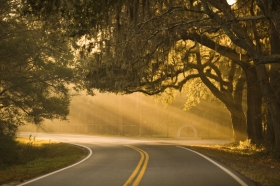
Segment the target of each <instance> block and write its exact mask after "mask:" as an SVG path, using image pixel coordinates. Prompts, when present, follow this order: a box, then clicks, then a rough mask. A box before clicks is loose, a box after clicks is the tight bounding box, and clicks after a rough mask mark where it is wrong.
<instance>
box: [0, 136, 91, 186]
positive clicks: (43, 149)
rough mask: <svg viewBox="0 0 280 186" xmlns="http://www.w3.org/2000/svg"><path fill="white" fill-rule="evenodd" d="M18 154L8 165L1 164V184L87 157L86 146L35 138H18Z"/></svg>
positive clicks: (35, 174) (34, 175) (40, 173)
mask: <svg viewBox="0 0 280 186" xmlns="http://www.w3.org/2000/svg"><path fill="white" fill-rule="evenodd" d="M16 140H17V142H18V143H17V145H16V147H17V148H16V152H17V153H16V154H17V155H16V156H15V158H14V159H13V161H12V162H9V164H8V165H3V164H2V165H1V164H0V175H1V176H0V185H1V184H4V183H9V182H18V183H19V182H23V181H24V180H27V179H30V178H33V177H36V176H39V175H42V174H45V173H48V172H52V171H55V170H58V169H60V168H63V167H66V166H67V165H71V164H73V163H75V162H77V161H78V160H80V159H82V158H83V157H85V156H86V155H87V154H88V152H87V150H85V149H84V148H81V147H78V146H74V145H71V144H65V143H56V142H51V141H46V140H36V139H35V138H29V139H28V138H17V139H16Z"/></svg>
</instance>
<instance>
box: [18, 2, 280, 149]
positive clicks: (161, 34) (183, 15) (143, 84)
mask: <svg viewBox="0 0 280 186" xmlns="http://www.w3.org/2000/svg"><path fill="white" fill-rule="evenodd" d="M39 2H42V3H39ZM54 2H58V3H56V4H55V3H54ZM23 3H24V5H25V6H24V7H25V9H24V10H25V11H26V12H29V13H30V12H31V13H32V12H33V13H34V14H37V15H39V16H41V17H43V18H46V17H47V15H48V13H46V12H55V11H56V12H57V13H56V16H57V19H58V22H59V23H61V26H62V27H63V28H66V30H67V31H66V32H64V33H63V34H65V35H68V36H75V37H77V38H78V40H79V42H78V44H77V46H76V47H77V49H78V51H79V53H80V56H81V57H80V60H79V62H80V67H82V68H83V69H84V70H83V71H81V77H86V78H85V81H86V82H87V83H88V88H89V89H90V88H97V89H99V90H100V91H109V92H116V93H132V92H144V93H146V94H149V95H153V94H157V93H159V92H162V91H164V90H166V89H168V88H176V89H179V90H180V89H181V88H182V86H183V85H184V84H185V83H186V82H187V81H188V80H190V79H193V78H198V77H199V78H201V80H202V81H203V82H204V83H205V84H207V83H209V80H210V79H211V76H212V77H213V75H215V76H216V77H217V76H218V74H217V72H218V69H217V68H216V67H214V66H213V67H210V71H206V70H207V69H205V68H206V66H205V65H207V64H209V63H212V62H213V60H214V58H213V57H212V56H214V57H215V56H216V55H217V54H219V55H220V56H223V57H226V58H228V59H229V60H231V62H232V63H235V64H236V65H239V66H240V67H241V68H242V69H243V71H244V74H245V80H246V84H247V101H248V111H247V127H248V135H249V138H251V139H253V140H254V141H258V140H260V139H261V138H262V136H261V133H262V130H264V129H265V128H262V125H261V109H260V108H261V105H262V102H261V100H262V99H263V100H264V102H265V104H266V106H267V109H268V113H269V121H271V122H270V123H268V126H267V127H268V128H271V129H272V130H271V131H273V134H272V135H271V136H273V138H271V144H272V145H274V149H275V150H276V151H278V152H279V151H280V115H279V112H280V110H279V109H280V108H279V86H277V85H278V83H279V60H280V55H279V46H278V45H279V33H280V32H279V28H280V26H279V25H280V21H279V15H280V14H279V10H280V5H279V1H277V0H262V1H260V0H248V1H238V2H237V3H235V4H234V5H233V6H230V5H228V4H227V2H226V0H200V1H198V0H192V1H184V0H173V1H171V0H157V1H148V0H131V1H124V0H118V1H109V0H108V1H102V2H101V1H91V0H87V1H72V0H65V1H63V0H61V1H23ZM81 20H82V21H81ZM46 21H47V20H46ZM188 40H191V41H193V42H195V43H196V45H193V46H185V48H182V47H180V46H178V45H177V44H178V42H182V41H183V42H187V41H188ZM202 46H204V47H207V49H205V50H207V51H208V53H209V55H208V56H207V57H206V58H204V57H203V56H204V54H202V51H201V49H202V48H203V47H202ZM192 50H193V52H191V51H192ZM172 51H175V54H174V52H172ZM183 51H185V54H184V55H182V52H183ZM213 51H215V52H214V53H213ZM213 54H214V55H213ZM211 55H212V56H211ZM189 61H193V62H194V63H195V65H197V66H198V68H197V69H196V71H194V70H192V69H193V67H192V66H191V65H192V63H190V62H189ZM199 66H200V67H199ZM215 69H216V70H215ZM197 72H198V73H197ZM208 72H210V73H212V74H209V75H208V76H207V74H206V73H208ZM223 81H225V79H223ZM223 81H220V83H222V86H219V87H218V86H217V85H216V86H215V85H210V84H209V85H210V87H211V88H210V89H211V91H212V92H213V91H214V92H216V93H217V95H219V96H220V97H223V96H224V95H225V92H221V90H222V88H225V87H226V85H227V83H228V82H223ZM242 83H243V82H241V84H242ZM236 85H237V84H236ZM226 88H230V87H226ZM217 90H219V91H220V92H218V91H217ZM228 90H229V89H228ZM227 108H228V109H233V110H232V113H235V112H236V111H238V107H235V108H229V107H227ZM255 116H256V117H255ZM232 120H234V118H232Z"/></svg>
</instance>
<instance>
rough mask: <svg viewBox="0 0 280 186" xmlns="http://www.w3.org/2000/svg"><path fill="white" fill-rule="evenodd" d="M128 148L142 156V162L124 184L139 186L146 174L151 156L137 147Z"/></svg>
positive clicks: (125, 185) (126, 185)
mask: <svg viewBox="0 0 280 186" xmlns="http://www.w3.org/2000/svg"><path fill="white" fill-rule="evenodd" d="M127 147H129V148H132V149H134V150H136V151H138V152H139V153H140V154H141V158H140V161H139V162H138V164H137V166H136V168H135V170H134V171H133V172H132V174H131V175H130V177H129V178H128V180H127V181H126V182H125V183H124V186H129V185H132V186H136V185H139V183H140V181H141V179H142V177H143V175H144V173H145V170H146V168H147V165H148V161H149V155H148V154H147V153H146V152H145V151H143V150H142V149H139V148H137V147H134V146H131V145H127Z"/></svg>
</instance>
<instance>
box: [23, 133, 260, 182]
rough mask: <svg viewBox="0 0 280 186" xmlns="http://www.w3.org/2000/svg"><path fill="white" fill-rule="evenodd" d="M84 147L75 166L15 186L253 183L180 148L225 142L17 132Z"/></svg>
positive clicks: (188, 150) (201, 156)
mask: <svg viewBox="0 0 280 186" xmlns="http://www.w3.org/2000/svg"><path fill="white" fill-rule="evenodd" d="M30 134H32V136H36V138H37V139H46V140H52V141H60V142H66V143H73V144H77V145H81V146H84V147H85V148H87V149H88V150H89V152H90V153H89V155H88V156H87V157H86V158H85V159H84V160H82V161H81V162H78V163H77V164H75V165H72V166H69V167H66V168H64V169H62V170H59V171H56V172H53V173H50V174H47V175H43V176H41V177H38V178H34V179H32V180H26V181H25V182H23V183H21V184H20V185H19V186H23V185H26V186H110V185H113V186H119V185H143V186H145V185H147V186H157V185H159V186H165V185H166V186H176V185H179V186H183V185H189V186H196V185H197V186H203V185H205V186H208V185H210V186H229V185H249V186H251V185H255V184H254V183H253V182H252V181H250V180H248V179H246V178H245V177H244V176H242V175H240V174H238V173H237V172H235V171H234V170H232V169H230V168H228V167H226V166H225V165H223V164H221V163H218V162H216V161H214V160H212V159H210V158H208V157H206V156H204V155H202V154H199V153H197V152H195V151H192V150H190V149H188V148H186V145H194V144H216V143H225V142H226V141H206V140H156V139H140V138H138V139H137V138H134V139H132V138H121V137H115V138H114V137H100V136H87V135H69V134H46V133H20V134H19V135H20V136H26V137H28V136H29V135H30Z"/></svg>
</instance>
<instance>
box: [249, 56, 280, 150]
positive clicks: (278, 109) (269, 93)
mask: <svg viewBox="0 0 280 186" xmlns="http://www.w3.org/2000/svg"><path fill="white" fill-rule="evenodd" d="M254 62H255V64H257V62H256V61H254ZM256 71H257V75H258V80H259V81H260V87H261V92H262V95H263V98H264V101H265V103H266V105H267V108H268V111H269V113H270V114H269V115H270V117H271V121H272V125H273V129H274V135H275V144H274V148H275V151H276V152H278V153H280V114H279V113H280V106H279V104H278V102H277V98H276V96H275V94H274V92H273V89H272V87H271V85H270V82H269V79H268V74H267V71H266V68H265V66H264V65H262V64H260V65H256Z"/></svg>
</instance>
